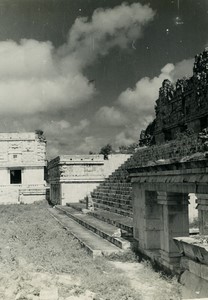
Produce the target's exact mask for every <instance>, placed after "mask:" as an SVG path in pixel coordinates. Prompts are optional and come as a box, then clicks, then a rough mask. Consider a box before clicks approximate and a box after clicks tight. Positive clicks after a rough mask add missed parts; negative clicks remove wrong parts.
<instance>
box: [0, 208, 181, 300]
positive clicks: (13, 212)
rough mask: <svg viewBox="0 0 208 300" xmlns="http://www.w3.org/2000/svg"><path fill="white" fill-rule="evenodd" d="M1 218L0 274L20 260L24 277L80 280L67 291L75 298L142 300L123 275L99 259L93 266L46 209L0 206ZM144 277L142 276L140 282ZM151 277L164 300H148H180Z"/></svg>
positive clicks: (14, 268)
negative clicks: (84, 295) (41, 274)
mask: <svg viewBox="0 0 208 300" xmlns="http://www.w3.org/2000/svg"><path fill="white" fill-rule="evenodd" d="M0 214H1V219H0V269H1V273H2V274H10V273H11V274H15V272H16V273H19V272H20V268H22V264H21V261H23V260H24V261H25V264H24V267H23V268H24V270H23V271H24V272H27V269H28V270H30V271H31V270H32V271H33V272H47V273H51V274H54V275H55V274H62V273H67V274H70V275H72V276H73V277H74V278H78V279H80V282H81V284H80V285H79V286H76V287H70V289H72V288H73V293H74V294H75V295H77V294H78V295H79V294H82V293H83V292H85V291H86V290H90V291H92V292H94V293H96V297H95V299H105V300H107V299H109V300H112V299H113V300H127V299H129V300H133V299H135V300H139V299H143V298H142V296H141V295H143V292H141V291H140V290H138V289H133V288H132V286H131V282H130V278H129V277H128V276H127V274H126V273H125V272H124V271H120V270H119V269H118V268H115V266H113V265H112V264H111V263H109V262H108V261H106V260H105V259H104V258H97V259H94V260H93V259H92V258H91V257H90V256H88V255H87V254H86V251H85V250H84V249H83V248H81V246H80V244H79V243H78V242H77V240H75V239H74V238H73V236H71V235H70V234H68V232H67V231H65V230H63V229H62V228H61V227H60V226H59V224H58V223H56V221H55V220H54V219H53V218H52V217H51V216H50V215H49V213H48V211H47V204H46V203H39V204H34V205H10V206H0ZM144 270H145V272H146V275H145V276H146V277H145V278H146V280H148V278H149V280H152V279H151V278H152V277H151V276H153V274H156V273H154V272H153V271H152V270H151V268H150V267H149V266H145V267H144ZM143 274H144V271H143V272H142V274H140V276H143ZM155 276H156V275H154V279H153V280H154V281H155V280H158V282H157V283H156V286H157V287H158V290H159V289H160V290H161V291H164V287H166V290H165V292H166V295H168V297H169V298H164V297H162V298H152V299H158V300H159V299H179V298H178V296H177V297H176V295H179V292H178V287H176V286H174V284H173V282H171V283H169V282H167V281H165V280H163V279H161V277H160V276H159V275H157V277H155ZM141 279H142V277H141ZM2 280H3V278H1V279H0V284H1V281H2ZM138 280H139V278H138ZM2 282H3V281H2ZM144 284H145V282H144ZM144 287H145V286H144ZM170 288H171V289H170ZM167 289H169V290H170V291H169V292H168V291H167ZM68 293H69V289H68V290H67V289H66V290H63V291H62V294H63V295H64V296H66V295H68ZM168 293H169V294H168ZM171 297H172V298H171ZM173 297H174V298H173Z"/></svg>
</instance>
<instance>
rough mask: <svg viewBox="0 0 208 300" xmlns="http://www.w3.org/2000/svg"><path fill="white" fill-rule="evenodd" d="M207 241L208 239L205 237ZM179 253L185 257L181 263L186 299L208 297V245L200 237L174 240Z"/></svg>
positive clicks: (181, 280)
mask: <svg viewBox="0 0 208 300" xmlns="http://www.w3.org/2000/svg"><path fill="white" fill-rule="evenodd" d="M204 240H207V237H206V238H205V237H204ZM174 242H175V243H176V245H177V247H178V249H179V252H180V253H181V254H182V255H183V256H182V257H181V261H180V268H181V272H183V274H182V276H181V278H180V282H181V283H182V284H183V285H184V287H185V294H186V297H187V296H188V297H191V296H192V295H193V294H195V295H196V294H197V297H198V298H202V297H206V296H207V295H208V284H207V282H208V244H207V241H206V242H205V241H203V238H201V239H200V237H198V238H197V237H177V238H174Z"/></svg>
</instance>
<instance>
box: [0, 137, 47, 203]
mask: <svg viewBox="0 0 208 300" xmlns="http://www.w3.org/2000/svg"><path fill="white" fill-rule="evenodd" d="M45 167H46V141H45V139H44V137H43V136H42V135H40V134H36V133H33V132H27V133H26V132H24V133H0V204H9V203H31V202H34V201H39V200H43V199H45V194H46V182H45V180H44V169H45Z"/></svg>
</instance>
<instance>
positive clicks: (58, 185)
mask: <svg viewBox="0 0 208 300" xmlns="http://www.w3.org/2000/svg"><path fill="white" fill-rule="evenodd" d="M48 171H49V183H50V189H51V191H50V201H51V202H52V203H53V204H62V205H65V204H66V203H67V202H78V201H79V200H81V199H83V198H84V197H85V196H86V195H87V194H88V193H90V192H91V191H92V190H93V189H95V188H96V186H97V185H98V184H99V183H100V182H102V181H103V180H104V179H105V176H104V159H103V156H102V155H62V156H59V157H56V158H55V159H53V160H52V161H50V162H49V164H48Z"/></svg>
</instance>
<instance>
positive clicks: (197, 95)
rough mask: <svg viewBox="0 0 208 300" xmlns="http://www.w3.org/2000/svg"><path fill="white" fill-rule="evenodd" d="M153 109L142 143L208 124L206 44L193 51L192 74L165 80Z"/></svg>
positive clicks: (167, 139) (195, 129) (170, 136)
mask: <svg viewBox="0 0 208 300" xmlns="http://www.w3.org/2000/svg"><path fill="white" fill-rule="evenodd" d="M155 112H156V117H155V120H154V122H153V123H152V125H151V126H149V127H148V128H147V129H146V131H142V133H141V136H140V141H141V144H145V143H149V142H150V140H151V139H153V141H151V142H153V143H154V142H155V143H156V144H159V143H162V142H165V141H169V140H172V139H175V138H176V136H177V134H178V133H181V132H184V131H186V130H187V129H189V130H191V131H193V132H196V133H198V132H200V131H202V130H203V129H204V128H206V127H207V126H208V48H206V49H205V50H204V51H203V52H202V53H200V54H199V55H196V57H195V62H194V67H193V76H192V77H190V78H189V79H186V78H185V79H180V80H178V81H177V82H176V84H175V86H174V85H173V84H172V83H171V82H170V81H169V80H164V82H163V84H162V87H161V88H160V91H159V98H158V99H157V100H156V105H155ZM151 135H152V137H151Z"/></svg>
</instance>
